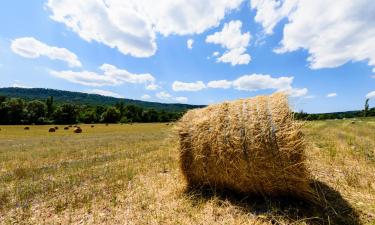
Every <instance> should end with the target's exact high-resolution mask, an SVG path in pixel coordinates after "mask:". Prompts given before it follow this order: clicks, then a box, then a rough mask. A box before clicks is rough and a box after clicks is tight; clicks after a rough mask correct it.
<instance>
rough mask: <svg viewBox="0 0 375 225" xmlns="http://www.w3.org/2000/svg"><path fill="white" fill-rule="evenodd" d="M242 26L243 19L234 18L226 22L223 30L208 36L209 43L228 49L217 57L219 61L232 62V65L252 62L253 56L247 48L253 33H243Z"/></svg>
mask: <svg viewBox="0 0 375 225" xmlns="http://www.w3.org/2000/svg"><path fill="white" fill-rule="evenodd" d="M241 27H242V22H241V21H239V20H233V21H230V22H229V23H225V24H224V26H223V29H222V30H221V31H218V32H215V33H214V34H211V35H208V36H207V37H206V42H207V43H212V44H219V45H220V46H221V47H222V48H225V49H226V51H225V53H224V54H223V55H222V56H221V57H219V58H217V61H218V62H224V63H230V64H231V65H232V66H235V65H241V64H248V63H249V62H250V60H251V57H250V55H249V54H247V53H246V48H247V47H248V46H249V42H250V38H251V35H250V33H249V32H246V33H242V32H241ZM213 55H215V56H217V55H218V54H216V53H214V54H213Z"/></svg>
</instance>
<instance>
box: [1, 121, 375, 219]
mask: <svg viewBox="0 0 375 225" xmlns="http://www.w3.org/2000/svg"><path fill="white" fill-rule="evenodd" d="M49 127H50V126H31V130H32V131H33V132H26V131H25V130H24V129H23V128H24V127H23V126H0V129H1V133H0V223H1V224H12V223H24V224H58V223H61V224H69V223H74V224H77V223H84V224H374V222H375V204H374V203H375V132H374V131H375V120H374V119H368V120H361V119H358V120H356V123H355V124H351V121H349V120H347V121H345V120H344V121H340V120H337V121H317V122H311V123H310V122H309V123H306V124H305V126H304V128H303V130H304V133H305V134H306V141H307V148H306V154H307V166H308V168H309V169H310V170H311V173H312V176H313V177H314V179H315V181H316V182H315V183H314V188H315V189H316V190H318V192H319V193H320V199H321V202H322V203H323V204H321V205H310V204H309V203H307V202H304V201H301V200H298V199H292V198H270V197H264V198H263V197H261V196H244V195H239V194H236V193H233V192H229V191H227V192H225V191H224V192H213V191H210V190H187V189H186V184H185V182H184V179H183V176H182V174H181V172H180V170H179V163H178V156H179V155H178V141H177V137H176V136H175V134H174V132H173V127H172V126H166V125H165V124H164V123H163V124H133V125H132V126H131V125H126V124H124V125H122V126H121V125H120V124H118V125H115V124H111V125H110V126H106V125H105V124H97V125H95V129H91V128H90V127H91V125H82V126H81V128H82V129H83V130H84V132H83V133H82V134H80V135H75V134H74V133H73V132H72V131H64V130H59V131H58V132H55V133H50V134H49V133H48V132H46V131H48V128H49ZM88 128H90V129H88Z"/></svg>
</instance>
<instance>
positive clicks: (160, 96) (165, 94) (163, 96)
mask: <svg viewBox="0 0 375 225" xmlns="http://www.w3.org/2000/svg"><path fill="white" fill-rule="evenodd" d="M155 96H156V97H157V98H158V99H162V100H169V99H170V98H172V95H171V94H169V93H168V92H165V91H161V92H158V93H156V95H155Z"/></svg>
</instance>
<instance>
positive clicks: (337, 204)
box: [185, 181, 361, 225]
mask: <svg viewBox="0 0 375 225" xmlns="http://www.w3.org/2000/svg"><path fill="white" fill-rule="evenodd" d="M311 186H312V187H313V188H314V189H315V190H316V193H317V195H318V196H319V197H318V203H313V202H310V201H308V200H304V199H299V198H295V197H293V196H282V197H266V196H256V195H250V196H249V195H244V194H240V193H237V192H233V191H231V190H227V189H225V190H222V189H221V190H217V189H213V188H210V187H199V188H197V187H189V188H187V189H186V192H185V194H186V195H188V196H189V198H190V199H192V201H193V204H194V203H198V202H202V201H208V200H210V199H212V198H219V199H220V200H224V201H229V202H230V203H231V204H233V205H234V206H236V207H237V208H239V209H241V210H243V211H244V212H245V213H250V214H253V215H258V216H261V215H262V218H264V217H266V218H267V219H265V221H266V222H267V221H268V222H270V223H271V224H281V223H280V222H278V220H283V221H289V222H288V224H289V223H293V224H300V223H306V224H311V225H315V224H351V225H359V224H361V222H360V219H359V215H358V213H357V212H356V210H355V209H354V208H353V207H352V206H351V205H350V204H349V202H347V201H346V200H345V199H343V197H342V196H341V194H340V193H339V192H337V191H336V190H334V189H333V188H331V187H330V186H328V185H327V184H325V183H323V182H320V181H314V182H313V183H312V184H311Z"/></svg>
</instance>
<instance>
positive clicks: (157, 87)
mask: <svg viewBox="0 0 375 225" xmlns="http://www.w3.org/2000/svg"><path fill="white" fill-rule="evenodd" d="M159 88H160V86H159V85H157V84H155V83H151V84H148V85H146V90H150V91H155V90H157V89H159Z"/></svg>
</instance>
